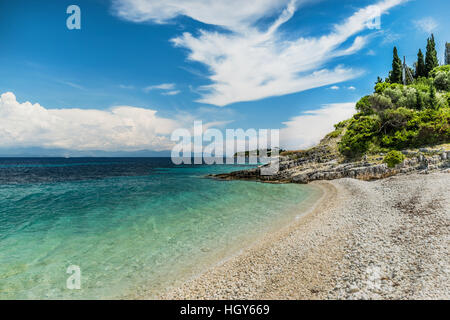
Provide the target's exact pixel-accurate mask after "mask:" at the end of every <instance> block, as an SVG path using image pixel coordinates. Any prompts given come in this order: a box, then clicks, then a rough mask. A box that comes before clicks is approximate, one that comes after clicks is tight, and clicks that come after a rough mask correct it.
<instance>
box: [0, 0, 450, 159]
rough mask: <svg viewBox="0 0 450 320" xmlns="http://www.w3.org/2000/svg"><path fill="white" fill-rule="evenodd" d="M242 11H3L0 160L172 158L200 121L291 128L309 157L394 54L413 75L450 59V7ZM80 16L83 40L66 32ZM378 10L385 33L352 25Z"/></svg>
mask: <svg viewBox="0 0 450 320" xmlns="http://www.w3.org/2000/svg"><path fill="white" fill-rule="evenodd" d="M208 3H209V4H208ZM239 3H240V2H239V1H233V0H229V1H199V0H187V1H175V0H165V1H161V0H155V1H145V0H116V1H107V0H98V1H94V0H89V1H82V0H77V1H64V0H54V1H36V0H33V1H31V0H29V1H25V0H15V1H1V2H0V36H1V43H2V46H1V49H0V74H1V76H0V94H5V93H7V92H10V93H12V94H13V95H11V94H8V96H3V97H2V100H1V101H2V102H1V103H2V104H0V108H2V106H3V113H4V115H3V118H4V120H3V121H4V122H5V121H8V123H2V127H3V134H2V135H3V138H2V137H1V136H0V147H13V146H27V147H29V146H40V147H61V148H69V149H96V150H99V149H105V150H139V149H153V150H164V149H168V148H170V142H169V141H168V136H169V135H170V131H171V130H173V129H174V128H177V127H180V126H189V123H191V125H192V122H193V120H202V121H203V122H204V123H208V124H209V125H210V126H215V127H218V128H220V129H224V128H244V129H246V128H256V129H258V128H281V129H285V133H286V134H288V133H289V135H290V138H289V139H285V145H286V146H287V147H292V148H294V147H304V146H307V145H310V144H312V143H314V142H317V141H316V140H317V139H318V137H319V136H320V135H322V134H323V133H324V132H326V131H327V130H329V129H330V126H331V125H332V123H333V122H337V121H338V120H340V119H341V118H342V119H343V118H346V117H348V116H349V114H351V110H350V109H351V104H352V103H354V102H355V101H357V100H358V99H359V98H360V97H361V96H363V95H366V94H369V93H371V91H372V88H373V83H374V81H375V80H376V78H377V76H382V77H385V76H386V75H387V73H388V71H389V69H390V63H391V55H392V47H393V46H394V45H396V46H397V47H398V48H399V53H400V55H402V56H403V55H405V56H406V59H407V62H408V63H409V64H412V63H413V61H414V59H415V58H416V54H417V50H418V48H422V50H425V44H426V38H427V36H428V35H429V33H430V32H434V34H435V36H436V40H437V49H438V53H439V58H440V59H441V60H443V52H444V44H445V41H450V31H449V30H450V25H449V20H448V15H447V13H448V12H449V11H450V10H449V9H450V4H449V2H448V1H445V0H434V1H418V0H415V1H414V0H411V1H401V0H386V1H372V0H371V1H366V0H359V1H349V0H339V1H337V0H322V1H305V0H298V1H289V0H280V1H271V0H261V1H258V2H257V3H258V4H255V3H253V4H251V3H250V2H249V3H247V4H241V5H239ZM71 4H76V5H78V6H79V7H80V9H81V30H68V29H67V27H66V19H67V17H68V16H69V15H68V14H66V8H67V7H68V6H69V5H71ZM374 4H376V5H378V6H380V7H381V13H382V15H381V24H380V29H379V30H378V29H373V28H372V29H371V28H366V27H360V26H359V25H358V23H356V22H355V21H353V22H351V21H350V20H349V19H352V18H353V19H356V20H357V19H358V12H359V15H360V16H361V15H363V14H364V12H361V11H359V10H364V9H365V8H366V10H367V8H368V6H370V5H374ZM359 19H361V17H359ZM342 26H343V27H342ZM352 28H353V29H352ZM324 36H328V37H329V38H327V40H326V41H324V38H323V37H324ZM333 41H334V42H335V45H333V46H330V47H328V46H329V44H330V43H331V42H333ZM311 77H312V78H311ZM27 101H29V102H31V104H25V103H26V102H27ZM36 104H39V105H36ZM117 106H126V107H122V109H117ZM8 108H9V109H8ZM27 108H28V109H27ZM31 109H33V112H32V113H30V112H28V110H31ZM60 109H65V110H66V111H67V112H61V111H62V110H60ZM8 110H9V111H8ZM11 110H13V111H11ZM314 110H316V111H314ZM317 110H319V111H317ZM96 111H102V112H96ZM1 112H2V111H1V109H0V113H1ZM141 112H142V114H141ZM305 112H306V113H305ZM349 112H350V113H349ZM5 114H8V115H9V117H10V118H8V117H6V116H5ZM11 114H14V116H11ZM24 114H26V115H28V116H27V117H25V116H24ZM130 114H131V115H130ZM30 116H33V117H34V118H33V119H32V121H31V124H30V119H29V117H30ZM5 119H6V120H5ZM144 119H147V120H148V121H147V122H145V123H141V122H140V121H141V120H142V121H144ZM77 121H78V122H77ZM108 121H109V122H108ZM75 122H77V123H75ZM106 122H108V123H107V124H106ZM57 124H59V126H58V125H57ZM147 124H148V125H147ZM21 126H23V128H22V127H21ZM94 126H98V130H97V133H96V131H95V129H94V128H93V127H94ZM56 127H59V128H58V129H56ZM5 128H6V129H5ZM86 128H87V129H86ZM55 130H59V131H55ZM108 130H110V131H108ZM0 132H1V129H0ZM118 133H119V134H118ZM93 134H96V135H97V136H98V139H97V140H95V139H94V140H95V141H92V139H91V138H89V137H90V136H91V135H93ZM73 135H77V136H78V138H77V139H74V138H71V137H72V136H73ZM111 137H113V138H111ZM83 139H86V140H90V141H84V140H83ZM126 139H128V140H132V141H133V142H132V143H128V142H124V141H125V140H126ZM69 140H70V141H69Z"/></svg>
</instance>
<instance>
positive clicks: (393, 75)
mask: <svg viewBox="0 0 450 320" xmlns="http://www.w3.org/2000/svg"><path fill="white" fill-rule="evenodd" d="M389 82H390V83H402V60H400V58H399V57H398V51H397V47H394V58H393V60H392V71H391V72H390V75H389Z"/></svg>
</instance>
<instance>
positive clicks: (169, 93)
mask: <svg viewBox="0 0 450 320" xmlns="http://www.w3.org/2000/svg"><path fill="white" fill-rule="evenodd" d="M179 93H181V91H180V90H173V91H167V92H163V93H162V95H165V96H175V95H177V94H179Z"/></svg>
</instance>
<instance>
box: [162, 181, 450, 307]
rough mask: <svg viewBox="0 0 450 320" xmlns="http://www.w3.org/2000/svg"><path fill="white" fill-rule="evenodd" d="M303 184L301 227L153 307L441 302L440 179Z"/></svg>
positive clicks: (445, 269) (449, 275)
mask: <svg viewBox="0 0 450 320" xmlns="http://www.w3.org/2000/svg"><path fill="white" fill-rule="evenodd" d="M312 184H314V185H316V186H319V187H321V188H322V189H323V190H324V191H325V192H324V196H323V197H322V199H321V200H320V201H319V202H318V203H317V205H316V206H315V207H314V208H313V209H311V211H310V212H308V213H307V214H304V215H303V216H302V218H301V219H298V220H296V221H295V222H293V223H291V224H290V225H288V226H286V227H285V228H283V229H282V230H280V231H277V232H276V233H273V234H267V235H265V236H264V238H263V240H261V241H258V243H255V244H252V245H250V246H249V247H248V248H246V249H244V250H242V251H241V252H240V253H239V254H237V255H235V256H233V257H231V258H229V259H228V260H226V261H223V262H221V263H220V264H219V265H216V266H214V267H213V268H210V269H208V270H206V271H205V272H203V273H201V274H199V275H197V276H195V277H193V278H191V279H190V280H188V281H187V282H185V283H184V284H182V285H181V286H179V287H176V288H171V289H168V290H167V291H165V292H162V293H161V294H160V295H159V296H158V298H161V299H449V298H450V254H449V247H450V246H449V245H450V197H449V190H450V175H449V173H445V172H435V173H430V174H406V175H397V176H393V177H390V178H386V179H382V180H376V181H371V182H368V181H361V180H356V179H350V178H344V179H338V180H333V181H315V182H313V183H312Z"/></svg>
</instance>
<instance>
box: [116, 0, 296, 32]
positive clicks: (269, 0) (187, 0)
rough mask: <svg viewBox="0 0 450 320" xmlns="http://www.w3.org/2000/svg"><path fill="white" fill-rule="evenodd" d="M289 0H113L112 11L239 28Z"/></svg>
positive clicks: (150, 18)
mask: <svg viewBox="0 0 450 320" xmlns="http://www.w3.org/2000/svg"><path fill="white" fill-rule="evenodd" d="M288 2H289V0H278V1H273V0H258V1H242V0H227V1H220V0H113V11H114V12H115V13H116V14H117V15H118V16H119V17H121V18H123V19H126V20H130V21H134V22H145V21H152V22H155V23H167V22H169V21H170V20H171V19H173V18H175V17H177V16H180V15H184V16H188V17H191V18H192V19H194V20H197V21H200V22H203V23H206V24H213V25H220V26H224V27H226V28H228V29H231V30H239V29H241V28H242V26H246V25H250V24H252V23H254V22H255V21H256V20H258V19H260V18H262V17H264V16H266V15H268V14H270V13H272V12H273V11H275V10H277V9H281V8H283V6H284V5H286V4H287V3H288Z"/></svg>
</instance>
